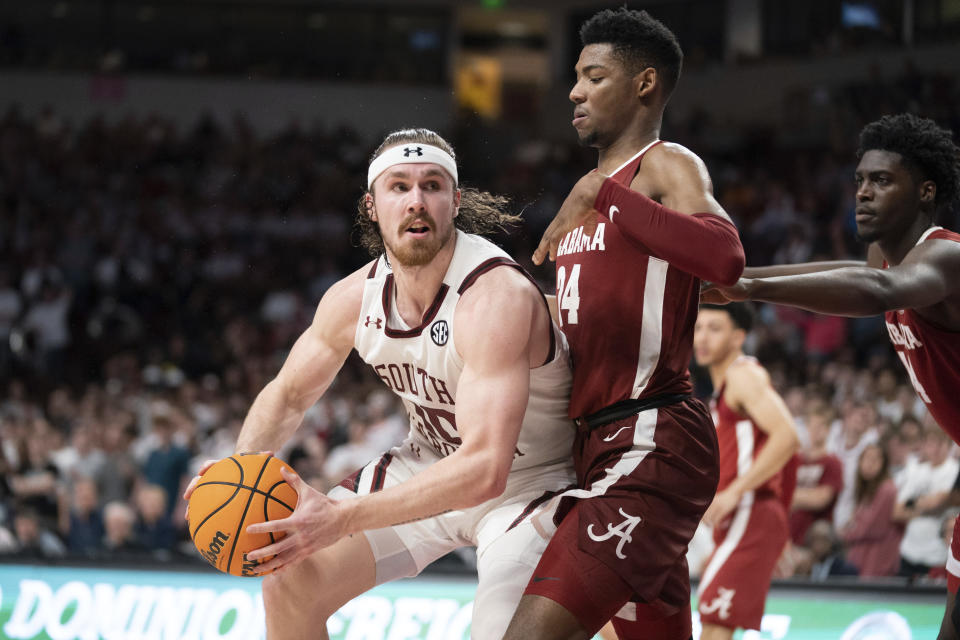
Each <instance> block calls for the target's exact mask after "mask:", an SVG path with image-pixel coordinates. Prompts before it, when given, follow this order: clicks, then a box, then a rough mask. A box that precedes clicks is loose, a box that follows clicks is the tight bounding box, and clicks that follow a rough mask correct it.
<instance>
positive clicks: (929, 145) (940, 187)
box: [857, 113, 960, 210]
mask: <svg viewBox="0 0 960 640" xmlns="http://www.w3.org/2000/svg"><path fill="white" fill-rule="evenodd" d="M873 149H876V150H880V151H892V152H894V153H897V154H899V155H900V157H901V158H903V160H904V162H905V163H906V164H907V166H908V167H909V168H910V169H912V170H914V171H916V172H917V173H918V174H919V175H920V176H922V177H923V178H924V179H926V180H933V182H934V183H935V184H936V185H937V195H936V198H935V201H934V208H935V210H941V209H946V208H949V207H952V206H954V205H955V204H957V195H958V189H960V149H958V148H957V145H956V144H954V142H953V136H952V134H951V132H950V131H949V130H948V129H942V128H940V127H939V126H937V123H936V122H934V121H933V120H929V119H927V118H921V117H919V116H915V115H913V114H912V113H901V114H898V115H895V116H883V117H882V118H880V119H879V120H877V121H875V122H871V123H870V124H868V125H867V126H865V127H864V128H863V131H861V132H860V148H859V149H857V159H858V160H859V159H860V158H862V157H863V154H864V153H866V152H867V151H870V150H873Z"/></svg>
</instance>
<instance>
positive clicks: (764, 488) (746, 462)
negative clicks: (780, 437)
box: [710, 358, 783, 497]
mask: <svg viewBox="0 0 960 640" xmlns="http://www.w3.org/2000/svg"><path fill="white" fill-rule="evenodd" d="M751 359H752V358H751ZM725 389H726V384H723V385H722V386H721V387H720V391H719V392H718V393H717V395H716V398H715V399H714V400H713V402H711V407H710V409H711V412H712V413H713V421H714V424H716V426H717V442H718V444H719V445H720V482H719V484H718V485H717V491H723V490H724V489H726V488H727V487H728V486H730V483H731V482H733V481H734V480H736V479H737V477H738V476H742V475H743V474H745V473H746V472H747V471H748V470H749V469H750V467H751V466H752V465H753V461H754V460H756V458H757V454H759V453H760V450H761V449H762V448H763V446H764V445H765V444H766V442H767V434H766V433H765V432H764V431H763V430H761V429H760V428H758V427H757V425H756V424H754V422H753V420H751V419H750V416H747V415H744V414H742V413H738V412H736V411H734V410H733V408H732V407H730V406H729V405H728V404H727V402H726V401H725V400H724V399H723V392H724V390H725ZM782 474H783V471H782V470H780V471H777V472H776V473H775V474H773V475H772V476H770V477H769V478H767V481H766V482H764V483H763V484H761V485H760V486H758V487H756V488H755V489H754V490H753V491H754V493H756V494H767V495H775V496H777V497H779V496H780V493H781V488H782V481H781V476H782Z"/></svg>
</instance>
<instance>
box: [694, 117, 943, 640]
mask: <svg viewBox="0 0 960 640" xmlns="http://www.w3.org/2000/svg"><path fill="white" fill-rule="evenodd" d="M857 157H858V158H859V159H860V162H859V164H858V165H857V169H856V173H855V174H854V175H855V178H856V182H857V192H856V222H857V234H858V235H859V237H860V239H861V240H863V241H864V242H867V243H870V244H869V247H868V249H867V260H866V262H862V263H857V262H819V263H808V264H800V265H782V266H778V267H760V268H756V269H751V270H749V271H748V272H747V275H748V276H750V277H749V278H743V279H741V280H740V281H739V282H738V283H737V284H736V285H735V286H734V287H731V288H722V287H721V288H708V290H707V291H705V297H706V299H708V300H710V301H712V302H722V301H724V300H747V299H750V300H762V301H765V302H773V303H777V304H786V305H790V306H795V307H800V308H802V309H807V310H810V311H815V312H819V313H829V314H834V315H840V316H849V317H859V316H872V315H878V314H881V313H883V314H885V317H886V324H887V332H888V333H889V334H890V341H891V342H892V343H893V346H894V349H896V351H897V355H898V356H899V357H900V360H901V361H902V362H903V364H904V367H906V369H907V373H908V375H909V376H910V381H911V382H912V383H913V387H914V389H915V390H916V392H917V395H919V396H920V398H921V399H922V400H923V401H924V403H925V404H926V406H927V409H928V410H929V411H930V414H931V415H932V416H933V418H934V419H935V420H936V421H937V424H939V425H940V427H941V428H942V429H943V430H944V431H946V432H947V433H948V434H949V435H950V436H951V437H952V438H953V440H954V442H958V443H960V395H958V393H957V390H958V389H960V277H958V276H960V234H958V233H955V232H953V231H948V230H946V229H944V228H942V227H939V226H937V225H936V224H935V222H934V221H935V219H936V217H937V212H938V211H939V210H941V209H943V208H947V207H949V206H950V205H951V204H955V203H956V202H957V192H958V185H960V160H958V158H960V149H958V148H957V146H956V145H955V144H954V143H953V141H952V139H951V134H950V132H949V131H947V130H945V129H941V128H940V127H938V126H937V125H936V123H934V122H933V121H932V120H928V119H924V118H919V117H917V116H913V115H909V114H902V115H897V116H885V117H883V118H881V119H880V120H878V121H876V122H872V123H870V124H868V125H867V126H866V127H864V129H863V131H862V132H861V134H860V148H859V149H858V150H857ZM955 531H956V532H957V533H955V534H954V537H953V543H952V545H951V549H950V555H949V557H948V558H947V571H948V574H949V575H948V579H947V587H948V595H947V609H946V613H945V614H944V619H943V624H942V625H941V628H940V636H939V637H940V639H941V640H945V639H948V638H952V639H956V638H958V633H957V629H958V628H960V609H958V608H955V602H956V593H957V587H958V586H960V527H955Z"/></svg>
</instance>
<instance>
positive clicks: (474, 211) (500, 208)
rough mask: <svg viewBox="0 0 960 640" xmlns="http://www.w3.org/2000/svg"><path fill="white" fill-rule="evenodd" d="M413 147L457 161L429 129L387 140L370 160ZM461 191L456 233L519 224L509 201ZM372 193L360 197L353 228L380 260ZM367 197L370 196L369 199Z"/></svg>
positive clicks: (408, 131) (398, 133)
mask: <svg viewBox="0 0 960 640" xmlns="http://www.w3.org/2000/svg"><path fill="white" fill-rule="evenodd" d="M410 143H419V144H429V145H433V146H435V147H439V148H441V149H443V150H444V151H446V152H447V153H449V154H450V156H451V157H452V158H453V159H454V161H456V159H457V156H456V154H455V153H454V151H453V147H452V146H450V143H449V142H447V141H446V140H444V139H443V138H442V137H440V135H439V134H437V133H435V132H434V131H431V130H430V129H401V130H399V131H394V132H393V133H391V134H390V135H388V136H387V137H386V139H385V140H384V141H383V142H382V143H381V144H380V146H379V147H377V150H376V151H374V152H373V155H372V156H370V161H371V162H373V160H374V159H375V158H376V157H377V156H379V155H380V154H381V153H383V152H384V151H385V150H387V149H389V148H390V147H396V146H398V145H401V144H410ZM459 188H460V212H459V214H458V215H457V217H456V218H454V219H453V222H454V225H455V226H456V228H457V229H460V230H461V231H464V232H466V233H475V234H478V235H486V234H490V233H493V232H495V231H497V230H500V229H505V228H506V227H507V226H510V225H516V224H518V223H519V222H520V220H521V218H520V216H519V215H516V214H513V213H510V212H509V211H507V207H508V206H509V204H510V200H509V199H508V198H506V197H504V196H497V195H494V194H492V193H489V192H487V191H481V190H479V189H474V188H472V187H459ZM373 191H374V190H373V188H372V187H371V188H370V189H369V190H364V192H363V195H362V196H360V199H359V201H358V202H357V217H356V220H355V221H354V227H355V228H356V230H357V233H358V235H359V242H360V246H362V247H363V248H364V249H366V250H367V251H368V252H369V253H370V255H371V256H372V257H377V256H379V255H380V254H382V253H383V251H384V247H383V237H382V236H381V235H380V227H379V226H378V225H377V223H376V222H374V221H373V220H372V219H371V218H370V203H371V202H373V201H374V200H375V199H376V194H375V193H374V192H373ZM367 196H370V198H368V197H367Z"/></svg>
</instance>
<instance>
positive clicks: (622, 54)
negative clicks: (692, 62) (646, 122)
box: [580, 7, 683, 96]
mask: <svg viewBox="0 0 960 640" xmlns="http://www.w3.org/2000/svg"><path fill="white" fill-rule="evenodd" d="M580 42H581V43H582V44H583V46H587V45H588V44H611V45H613V51H614V55H616V56H617V57H618V58H619V59H620V61H621V62H622V63H623V65H624V66H625V67H626V68H627V72H628V73H630V74H631V75H632V74H637V73H640V72H641V71H643V70H644V69H645V68H647V67H653V68H654V69H656V70H657V74H658V76H659V77H660V79H661V81H662V82H663V87H664V89H665V92H666V93H665V95H666V96H669V95H670V93H671V92H672V91H673V88H674V87H676V86H677V80H679V79H680V69H681V67H682V66H683V50H682V49H680V42H679V41H678V40H677V36H675V35H673V32H672V31H670V29H668V28H667V27H666V26H664V24H663V23H662V22H660V21H659V20H657V19H656V18H654V17H653V16H651V15H650V14H649V13H647V12H646V11H637V10H635V9H627V8H626V7H620V8H619V9H616V10H613V9H605V10H603V11H600V12H598V13H596V14H594V15H593V16H592V17H591V18H590V19H589V20H587V21H586V22H584V23H583V26H581V27H580Z"/></svg>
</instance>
